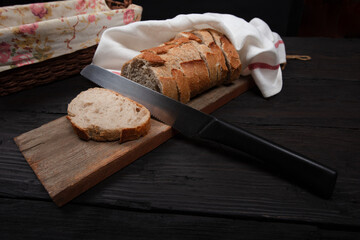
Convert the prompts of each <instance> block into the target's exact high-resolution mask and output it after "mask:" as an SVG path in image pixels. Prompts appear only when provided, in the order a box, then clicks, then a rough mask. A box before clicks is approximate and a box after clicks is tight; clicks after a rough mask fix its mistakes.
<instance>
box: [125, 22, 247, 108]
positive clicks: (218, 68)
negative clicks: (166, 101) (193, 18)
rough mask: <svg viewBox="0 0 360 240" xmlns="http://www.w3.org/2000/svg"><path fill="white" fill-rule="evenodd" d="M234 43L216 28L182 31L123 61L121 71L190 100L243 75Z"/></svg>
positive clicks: (169, 93)
mask: <svg viewBox="0 0 360 240" xmlns="http://www.w3.org/2000/svg"><path fill="white" fill-rule="evenodd" d="M240 69H241V62H240V58H239V55H238V54H237V52H236V50H235V48H234V46H232V44H231V42H230V41H229V40H228V39H227V38H226V36H225V35H223V34H221V33H219V32H216V31H215V30H209V29H204V30H195V31H192V32H181V33H179V34H177V35H176V36H175V37H174V39H172V40H169V41H168V42H165V43H163V44H161V45H160V46H158V47H154V48H150V49H145V50H143V51H142V52H141V54H139V55H138V56H136V57H135V58H133V59H132V60H130V61H128V62H127V63H126V64H124V65H123V67H122V70H121V75H123V76H124V77H126V78H129V79H131V80H133V81H135V82H138V83H140V84H142V85H145V86H147V87H149V88H151V89H153V90H155V91H159V92H161V93H162V94H164V95H166V96H168V97H170V98H173V99H175V100H179V101H181V102H183V103H187V102H189V101H190V99H191V98H193V97H195V96H196V95H198V94H201V93H202V92H204V91H206V90H208V89H210V88H211V87H213V86H216V85H219V84H222V83H224V82H231V81H233V80H235V79H237V78H238V77H239V75H240Z"/></svg>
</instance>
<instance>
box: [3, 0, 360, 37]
mask: <svg viewBox="0 0 360 240" xmlns="http://www.w3.org/2000/svg"><path fill="white" fill-rule="evenodd" d="M32 2H47V1H46V0H45V1H44V0H34V1H29V0H2V1H1V6H8V5H15V4H26V3H32ZM133 3H135V4H137V5H140V6H142V7H143V9H144V11H143V15H142V16H143V17H142V20H160V19H167V18H172V17H175V16H176V15H178V14H186V13H205V12H217V13H229V14H233V15H235V16H238V17H241V18H244V19H245V20H247V21H250V20H251V19H252V18H254V17H258V18H261V19H262V20H264V21H265V22H266V23H267V24H268V25H269V26H270V28H271V29H272V30H273V31H275V32H277V33H279V34H280V35H281V36H300V37H334V38H343V37H344V38H354V37H356V38H358V37H360V14H359V13H360V1H359V0H276V1H275V0H268V1H266V0H251V1H248V0H247V1H225V0H222V1H213V0H178V1H171V0H152V1H151V0H133Z"/></svg>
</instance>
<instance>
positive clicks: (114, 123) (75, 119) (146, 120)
mask: <svg viewBox="0 0 360 240" xmlns="http://www.w3.org/2000/svg"><path fill="white" fill-rule="evenodd" d="M67 119H69V120H70V122H71V124H72V127H73V129H74V131H75V132H76V134H77V135H78V136H79V137H80V138H81V139H84V140H90V139H92V140H95V141H115V140H119V142H125V141H129V140H135V139H138V138H140V137H141V136H144V135H146V134H147V133H148V131H149V129H150V112H149V110H147V109H146V108H145V107H144V106H142V105H141V104H139V103H137V102H134V101H133V100H131V99H129V98H126V97H124V96H122V95H120V94H119V93H117V92H114V91H112V90H108V89H104V88H90V89H88V90H86V91H83V92H81V93H80V94H79V95H78V96H77V97H75V98H74V99H73V100H72V101H71V102H70V104H69V105H68V115H67Z"/></svg>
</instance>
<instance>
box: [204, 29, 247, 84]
mask: <svg viewBox="0 0 360 240" xmlns="http://www.w3.org/2000/svg"><path fill="white" fill-rule="evenodd" d="M207 31H209V33H210V34H211V35H212V37H213V39H214V41H215V43H216V44H217V45H218V46H219V47H220V48H221V50H222V52H223V54H224V56H225V60H226V65H227V68H228V69H229V71H228V77H227V80H226V81H224V83H229V82H232V81H234V80H236V79H238V78H239V77H240V73H241V61H240V57H239V54H238V53H237V51H236V49H235V47H234V45H233V44H232V43H231V42H230V40H229V39H228V38H227V37H226V36H225V35H224V34H222V33H220V32H218V31H216V30H214V29H207Z"/></svg>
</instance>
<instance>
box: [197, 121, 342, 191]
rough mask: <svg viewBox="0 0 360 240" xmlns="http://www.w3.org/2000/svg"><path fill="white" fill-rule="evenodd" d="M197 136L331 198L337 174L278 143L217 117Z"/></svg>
mask: <svg viewBox="0 0 360 240" xmlns="http://www.w3.org/2000/svg"><path fill="white" fill-rule="evenodd" d="M199 137H200V138H202V139H207V140H210V141H214V142H217V143H221V144H224V145H226V146H229V147H232V148H235V149H238V150H240V151H242V152H245V153H247V154H249V155H251V156H254V157H256V158H258V159H259V160H260V161H262V162H264V163H265V164H266V165H268V166H270V167H271V169H274V170H275V171H276V172H277V173H280V174H282V175H283V176H285V177H290V180H292V181H295V182H296V183H298V184H299V185H301V186H303V187H305V188H307V189H308V190H309V191H311V192H313V193H315V194H317V195H320V196H322V197H324V198H329V197H331V195H332V192H333V190H334V187H335V183H336V178H337V173H336V171H334V170H332V169H330V168H328V167H326V166H324V165H322V164H320V163H317V162H315V161H313V160H310V159H309V158H307V157H305V156H302V155H300V154H298V153H295V152H293V151H291V150H288V149H286V148H284V147H282V146H279V145H278V144H275V143H272V142H270V141H268V140H266V139H264V138H261V137H259V136H256V135H254V134H252V133H249V132H247V131H245V130H243V129H241V128H239V127H236V126H233V125H231V124H229V123H225V122H223V121H221V120H218V119H216V118H214V119H213V120H212V121H211V122H210V123H209V124H207V125H206V126H205V127H204V128H203V129H202V130H201V131H200V133H199Z"/></svg>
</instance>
